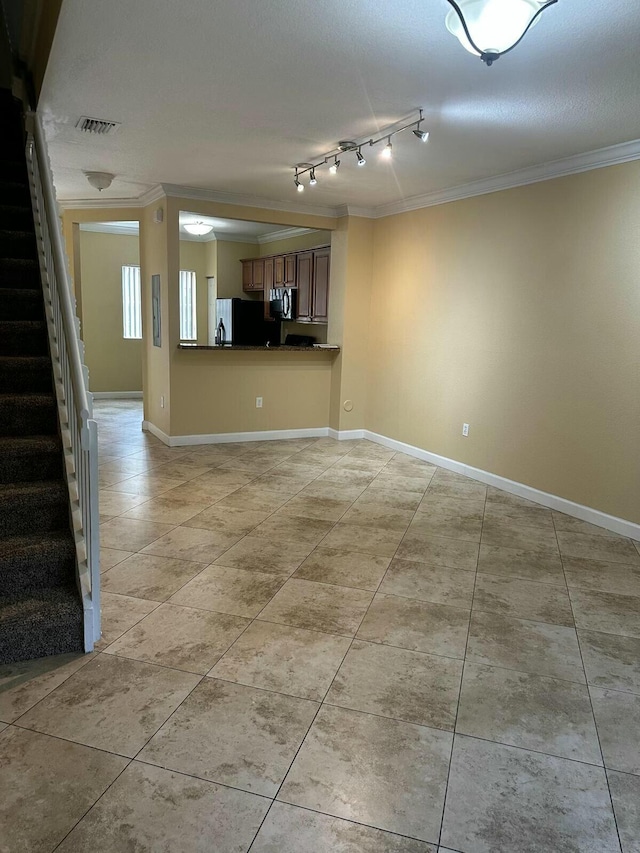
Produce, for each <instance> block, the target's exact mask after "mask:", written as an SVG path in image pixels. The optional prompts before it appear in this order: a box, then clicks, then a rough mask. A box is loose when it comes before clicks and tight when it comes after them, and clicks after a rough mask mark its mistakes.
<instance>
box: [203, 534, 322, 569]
mask: <svg viewBox="0 0 640 853" xmlns="http://www.w3.org/2000/svg"><path fill="white" fill-rule="evenodd" d="M312 549H313V545H305V544H303V543H300V542H287V544H286V546H284V547H283V545H282V543H281V542H272V541H271V540H270V539H264V538H263V537H261V536H245V537H244V539H241V540H240V541H239V542H238V543H237V544H235V545H232V546H231V548H229V549H228V550H227V551H225V552H224V554H221V555H220V556H219V557H218V558H217V559H216V561H215V562H216V564H217V565H220V566H231V567H232V568H235V569H244V571H247V572H267V574H272V575H283V576H284V577H289V575H291V574H293V572H295V570H296V569H297V568H298V566H299V565H300V563H302V561H303V560H304V559H305V557H307V556H308V555H309V553H310V552H311V551H312Z"/></svg>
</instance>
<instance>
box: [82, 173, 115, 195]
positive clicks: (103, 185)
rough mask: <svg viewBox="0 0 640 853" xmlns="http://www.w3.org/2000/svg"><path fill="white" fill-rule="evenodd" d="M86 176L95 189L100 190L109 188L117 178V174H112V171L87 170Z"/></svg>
mask: <svg viewBox="0 0 640 853" xmlns="http://www.w3.org/2000/svg"><path fill="white" fill-rule="evenodd" d="M84 176H85V178H86V179H87V180H88V181H89V184H90V185H91V186H92V187H93V188H94V189H95V190H98V192H102V190H108V189H109V187H110V186H111V184H112V183H113V179H114V178H115V175H112V174H111V172H85V173H84Z"/></svg>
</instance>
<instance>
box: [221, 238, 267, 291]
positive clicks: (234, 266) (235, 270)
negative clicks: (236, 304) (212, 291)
mask: <svg viewBox="0 0 640 853" xmlns="http://www.w3.org/2000/svg"><path fill="white" fill-rule="evenodd" d="M216 245H217V254H218V257H217V270H218V272H217V278H216V282H217V286H218V297H219V298H220V299H230V298H231V297H234V296H239V297H240V298H241V299H249V297H250V295H252V294H248V293H245V292H244V291H243V290H242V264H241V263H240V261H241V260H242V258H257V257H258V246H257V245H256V244H255V243H234V242H232V241H231V240H217V241H216ZM256 298H257V296H256Z"/></svg>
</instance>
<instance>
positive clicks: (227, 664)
mask: <svg viewBox="0 0 640 853" xmlns="http://www.w3.org/2000/svg"><path fill="white" fill-rule="evenodd" d="M350 642H351V641H350V639H349V638H348V637H337V636H332V635H330V634H324V633H321V632H320V631H307V630H305V629H303V628H291V627H290V626H288V625H276V624H273V623H271V622H260V621H255V622H253V623H252V624H251V625H250V626H249V627H248V628H247V630H246V631H245V632H244V634H243V635H242V636H241V637H240V638H239V639H238V640H237V641H236V642H235V643H234V645H233V647H232V648H231V649H230V650H229V651H228V652H227V653H226V654H225V655H224V657H223V658H222V659H221V660H220V661H218V663H217V664H216V665H215V666H214V667H213V669H212V670H211V672H210V673H209V675H211V676H213V677H214V678H223V679H226V680H227V681H236V682H238V683H239V684H246V685H248V686H250V687H261V688H263V689H265V690H275V691H277V692H278V693H287V694H288V695H290V696H299V697H301V698H302V699H314V700H317V701H321V700H322V699H323V697H324V695H325V693H326V692H327V690H328V689H329V685H330V684H331V681H332V679H333V677H334V676H335V674H336V672H337V671H338V667H339V666H340V664H341V662H342V659H343V658H344V656H345V654H346V652H347V649H348V648H349V645H350Z"/></svg>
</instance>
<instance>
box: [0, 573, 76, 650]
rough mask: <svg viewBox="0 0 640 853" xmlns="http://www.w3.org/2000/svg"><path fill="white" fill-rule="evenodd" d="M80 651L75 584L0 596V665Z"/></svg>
mask: <svg viewBox="0 0 640 853" xmlns="http://www.w3.org/2000/svg"><path fill="white" fill-rule="evenodd" d="M83 650H84V641H83V622H82V601H81V599H80V595H79V593H78V590H77V589H76V586H75V584H67V585H65V586H56V587H52V588H50V589H42V590H34V591H33V592H31V593H30V594H29V595H27V596H25V595H24V593H23V592H21V593H19V594H17V595H14V596H6V597H4V598H2V599H0V664H4V663H10V662H13V661H20V660H29V659H31V658H40V657H46V656H47V655H59V654H63V653H65V652H82V651H83Z"/></svg>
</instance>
